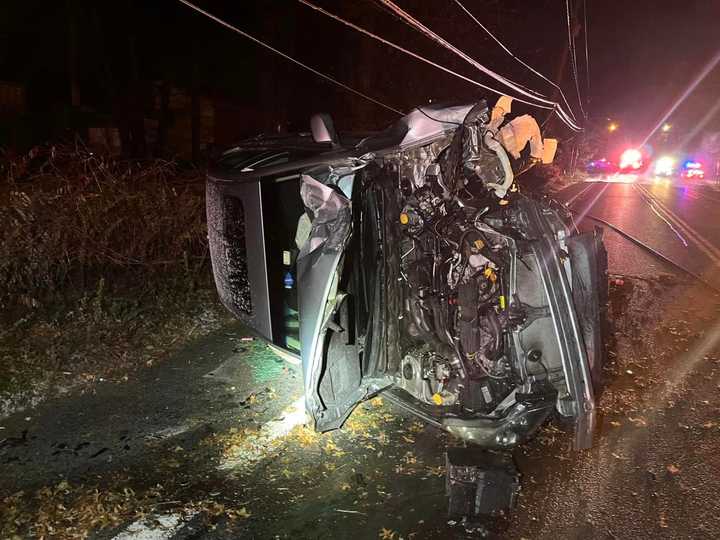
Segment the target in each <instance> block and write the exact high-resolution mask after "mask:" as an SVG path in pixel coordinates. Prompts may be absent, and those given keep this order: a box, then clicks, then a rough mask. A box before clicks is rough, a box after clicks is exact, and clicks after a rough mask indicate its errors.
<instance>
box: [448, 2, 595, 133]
mask: <svg viewBox="0 0 720 540" xmlns="http://www.w3.org/2000/svg"><path fill="white" fill-rule="evenodd" d="M453 2H455V3H456V4H457V6H458V7H459V8H460V9H462V10H463V11H464V12H465V13H466V14H467V16H468V17H470V18H471V19H472V20H473V21H474V22H475V24H477V25H478V26H479V27H480V28H482V29H483V30H484V31H485V33H486V34H487V35H488V36H490V37H491V38H492V39H493V40H495V42H496V43H497V44H498V45H500V47H501V48H502V49H503V50H504V51H505V52H506V53H507V54H509V55H510V56H511V57H512V58H514V59H515V60H517V61H518V62H519V63H520V64H521V65H522V66H524V67H526V68H527V69H529V70H530V71H532V72H533V73H534V74H535V75H537V76H538V77H540V78H541V79H543V80H544V81H547V82H548V83H550V84H551V85H552V86H553V87H555V88H556V89H557V90H558V91H559V92H560V96H561V97H562V99H563V103H565V106H566V107H567V108H568V111H569V112H570V116H571V117H572V119H573V120H576V118H575V113H574V112H573V109H572V107H571V106H570V103H568V100H567V98H566V97H565V93H564V92H563V91H562V88H560V86H559V85H558V84H557V83H555V82H554V81H552V80H550V79H548V78H547V77H546V76H545V75H543V74H542V73H540V72H539V71H537V70H536V69H535V68H533V67H532V66H530V65H528V64H527V63H526V62H524V61H523V60H522V59H521V58H519V57H517V56H516V55H515V54H513V52H512V51H511V50H510V49H508V48H507V47H506V46H505V44H504V43H503V42H502V41H500V39H499V38H498V37H497V36H495V34H493V33H492V32H491V31H490V30H489V29H488V28H487V27H486V26H485V25H484V24H483V23H481V22H480V21H479V20H478V19H477V17H475V15H473V14H472V13H471V12H470V10H468V9H467V8H466V7H465V6H464V5H463V3H462V2H460V0H453ZM586 53H587V47H586Z"/></svg>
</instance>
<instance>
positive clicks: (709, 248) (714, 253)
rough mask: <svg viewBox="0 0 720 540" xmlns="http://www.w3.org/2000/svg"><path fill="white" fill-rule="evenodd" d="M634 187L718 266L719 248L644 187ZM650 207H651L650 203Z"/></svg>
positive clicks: (719, 259) (719, 264)
mask: <svg viewBox="0 0 720 540" xmlns="http://www.w3.org/2000/svg"><path fill="white" fill-rule="evenodd" d="M635 187H636V189H637V190H638V191H639V192H640V193H641V194H643V195H644V196H645V200H646V201H647V202H648V203H650V201H648V200H647V199H648V198H649V199H650V200H651V201H652V202H654V203H655V204H656V205H657V207H658V208H659V209H660V210H661V211H662V212H663V214H665V217H666V218H667V219H668V220H669V221H671V222H672V223H673V224H674V225H675V226H676V227H677V228H678V229H679V230H681V231H682V232H683V233H684V234H685V236H687V237H688V238H689V239H690V240H691V241H692V242H693V243H694V244H695V245H696V246H697V248H698V249H699V250H700V251H702V252H703V253H704V254H705V255H706V256H707V257H708V258H709V259H710V260H711V261H712V262H713V263H715V265H716V266H720V250H719V249H717V248H716V247H715V246H713V245H712V244H711V243H710V242H708V241H707V240H706V239H705V238H704V237H703V236H702V235H701V234H700V233H699V232H697V231H696V230H695V229H693V227H692V226H691V225H690V224H688V223H687V222H686V221H685V220H683V219H682V218H681V217H680V216H678V215H677V214H675V213H674V212H673V211H672V210H670V209H669V208H668V207H667V206H665V204H663V203H662V202H661V201H660V200H658V199H657V198H656V197H654V196H653V195H652V194H651V193H650V192H649V191H648V190H647V189H646V188H644V187H643V186H639V185H636V186H635ZM650 204H651V207H652V203H650Z"/></svg>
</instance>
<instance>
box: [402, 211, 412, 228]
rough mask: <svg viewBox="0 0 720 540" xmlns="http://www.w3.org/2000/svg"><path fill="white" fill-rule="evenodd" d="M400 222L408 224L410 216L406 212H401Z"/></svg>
mask: <svg viewBox="0 0 720 540" xmlns="http://www.w3.org/2000/svg"><path fill="white" fill-rule="evenodd" d="M400 223H402V224H403V225H407V224H408V223H410V216H408V215H407V214H406V213H405V212H401V213H400Z"/></svg>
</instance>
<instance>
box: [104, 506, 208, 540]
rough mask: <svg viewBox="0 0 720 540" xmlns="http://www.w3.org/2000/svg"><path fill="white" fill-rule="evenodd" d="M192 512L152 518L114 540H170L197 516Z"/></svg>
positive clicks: (139, 522)
mask: <svg viewBox="0 0 720 540" xmlns="http://www.w3.org/2000/svg"><path fill="white" fill-rule="evenodd" d="M195 513H196V512H191V513H188V514H186V515H184V516H183V515H182V514H165V515H160V516H151V517H149V518H144V519H141V520H139V521H135V522H133V523H131V524H130V525H128V526H127V527H126V528H125V530H124V531H123V532H121V533H120V534H118V535H117V536H114V537H113V539H112V540H170V539H171V538H172V537H173V536H175V534H176V533H177V532H179V531H180V529H182V528H183V527H184V526H185V524H186V523H187V522H188V521H190V519H191V518H192V517H193V516H194V515H195Z"/></svg>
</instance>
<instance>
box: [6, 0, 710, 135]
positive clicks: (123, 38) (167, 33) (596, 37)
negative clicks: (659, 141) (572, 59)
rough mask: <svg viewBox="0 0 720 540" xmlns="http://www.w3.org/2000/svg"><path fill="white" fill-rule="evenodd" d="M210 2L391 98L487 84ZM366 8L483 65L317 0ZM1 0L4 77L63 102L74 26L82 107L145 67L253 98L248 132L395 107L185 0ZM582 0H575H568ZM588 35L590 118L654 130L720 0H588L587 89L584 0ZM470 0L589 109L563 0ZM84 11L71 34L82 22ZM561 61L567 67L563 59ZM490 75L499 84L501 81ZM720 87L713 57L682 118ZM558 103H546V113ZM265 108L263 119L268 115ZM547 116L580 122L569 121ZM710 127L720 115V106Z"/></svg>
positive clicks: (483, 40) (699, 53)
mask: <svg viewBox="0 0 720 540" xmlns="http://www.w3.org/2000/svg"><path fill="white" fill-rule="evenodd" d="M197 3H198V4H199V5H200V6H201V7H203V8H205V9H207V10H209V11H211V12H212V13H214V14H216V15H218V16H221V17H222V18H224V19H226V20H227V21H228V22H230V23H232V24H234V25H236V26H238V27H240V28H242V29H243V30H246V31H248V32H250V33H252V34H254V35H256V36H258V37H260V38H261V39H263V40H265V41H267V42H269V43H271V44H273V45H275V46H276V47H278V48H280V49H282V50H285V51H287V52H288V53H290V54H291V55H293V56H295V57H297V58H298V59H300V60H303V61H305V62H307V63H308V64H310V65H312V66H313V67H316V68H318V69H319V70H321V71H323V72H326V73H328V74H330V75H332V76H333V77H335V78H337V79H339V80H341V81H343V82H345V83H347V84H349V85H350V86H353V87H355V88H357V89H358V90H361V91H363V92H365V93H368V94H370V95H372V96H373V97H375V98H377V99H379V100H380V101H383V102H385V103H387V104H389V105H391V106H393V107H396V108H399V109H402V110H409V109H410V108H412V107H413V106H415V105H418V104H423V103H427V102H428V101H429V100H433V101H441V102H445V101H457V100H469V99H476V98H478V97H481V96H483V95H487V94H483V93H482V91H480V90H479V89H476V88H474V87H473V86H471V85H469V84H467V83H465V82H462V81H460V80H458V79H455V78H453V77H451V76H449V75H446V74H444V73H442V72H439V71H437V70H436V69H434V68H432V67H429V66H426V65H423V64H421V63H419V62H417V61H415V60H413V59H411V58H409V57H406V56H404V55H402V53H400V52H396V51H393V50H390V49H388V48H387V47H386V46H383V45H380V44H377V43H375V42H373V41H371V40H370V39H368V38H366V37H364V36H362V35H360V34H357V33H354V32H353V31H352V30H350V29H346V28H344V27H342V26H340V25H339V24H338V23H337V22H334V21H332V20H330V19H327V18H325V17H324V16H323V15H321V14H319V13H316V12H314V11H312V10H311V9H309V8H308V7H305V6H302V5H300V4H299V3H297V2H295V1H293V0H273V1H261V0H257V1H249V0H248V1H243V2H221V1H217V0H213V1H209V0H197ZM317 3H318V4H319V5H321V6H323V7H326V8H327V9H328V10H329V11H332V12H334V13H337V14H339V15H341V16H343V17H345V18H347V19H350V20H352V21H354V22H357V23H358V24H360V25H361V26H365V27H367V28H368V29H371V30H373V31H374V32H376V33H378V34H381V35H382V36H384V37H386V38H388V39H390V40H392V41H396V42H398V43H400V44H402V45H404V46H406V47H407V48H409V49H412V50H414V51H417V52H418V53H420V54H423V55H427V56H428V57H430V58H432V59H433V60H434V61H437V62H439V63H442V64H443V65H446V66H447V67H449V68H451V69H454V70H458V71H460V72H462V73H463V74H465V75H467V76H471V77H472V78H480V80H482V81H483V82H489V80H488V79H487V78H482V76H481V74H479V73H477V72H475V71H474V69H473V68H472V67H471V66H469V65H467V64H464V63H463V62H462V61H461V60H460V59H458V58H456V57H454V56H453V55H452V54H451V53H449V52H448V51H444V50H443V49H441V48H440V47H439V46H438V45H436V44H434V43H432V42H430V41H429V40H428V39H426V38H425V37H423V36H421V35H420V34H418V33H416V32H414V31H413V30H412V29H410V28H409V27H407V26H406V25H404V24H403V23H402V22H401V21H399V20H397V19H394V18H393V17H392V15H390V14H389V13H387V12H386V11H383V9H382V8H380V7H379V6H378V5H377V3H375V2H373V1H372V0H355V1H352V2H338V1H329V0H317ZM397 3H398V4H399V5H401V6H402V7H403V8H404V9H406V10H407V11H408V12H410V13H411V14H412V15H414V16H416V17H417V18H418V19H420V20H421V21H422V22H424V23H425V24H427V25H428V26H429V27H430V28H432V29H433V30H435V31H436V32H438V33H439V34H440V35H442V36H444V37H446V38H448V39H449V40H450V41H451V42H453V43H454V44H455V45H457V46H459V47H460V48H461V49H463V50H464V51H465V52H467V53H468V54H470V55H471V56H473V57H474V58H476V59H477V60H479V61H480V62H482V63H483V64H485V65H487V66H488V67H490V68H492V69H494V70H496V71H498V72H499V73H501V74H503V75H505V76H508V77H510V78H512V79H514V80H516V81H518V82H520V83H522V84H524V85H526V86H528V87H531V88H533V89H536V90H538V91H542V92H544V93H547V94H548V95H549V96H552V90H553V88H552V87H551V86H550V85H548V84H547V83H545V82H544V81H542V80H541V79H539V78H537V77H535V76H534V75H532V74H531V73H529V72H528V71H527V70H526V69H524V68H523V67H522V66H519V65H518V64H516V63H515V62H514V61H513V60H512V59H510V58H509V57H508V56H507V55H505V53H504V52H503V51H502V50H501V49H500V48H499V47H498V45H497V44H495V43H494V42H493V41H492V40H491V39H490V38H489V37H488V36H487V35H485V34H484V33H483V32H482V30H481V29H479V28H478V27H477V26H475V24H474V23H473V22H472V21H471V20H470V19H469V18H468V17H467V16H466V15H465V14H464V13H462V12H461V11H460V9H459V8H458V7H457V6H456V5H455V3H454V2H453V1H452V0H435V1H433V2H427V1H420V0H398V2H397ZM2 4H3V6H2V7H1V8H0V74H1V75H0V80H9V81H16V82H21V83H23V84H25V85H26V87H27V92H28V108H29V110H30V112H32V113H35V114H37V115H44V114H45V115H48V114H50V113H53V114H54V113H56V112H57V111H58V110H59V109H62V108H63V107H65V106H66V105H67V104H68V103H69V101H70V83H69V75H68V73H69V69H70V68H69V64H70V61H69V57H70V54H69V51H70V50H71V48H70V47H71V45H70V44H69V43H70V42H71V38H70V37H69V36H71V35H75V36H76V38H75V39H76V43H77V51H78V53H77V71H78V80H79V86H80V96H81V101H82V106H83V108H85V109H87V110H93V111H106V112H110V111H112V108H113V100H116V99H117V96H119V95H122V94H123V93H124V92H126V91H127V89H128V88H129V87H131V86H132V85H133V84H135V83H137V81H155V80H167V81H170V82H171V83H172V84H175V85H180V86H186V87H187V86H192V85H194V86H196V87H199V88H200V89H201V90H202V92H204V93H206V94H209V95H215V96H221V97H222V98H223V99H225V100H227V101H230V102H234V103H237V104H239V105H242V106H243V107H248V108H249V109H252V110H254V111H255V112H256V113H257V114H256V117H254V118H253V119H252V120H248V122H247V125H239V126H238V135H247V134H248V133H247V132H248V131H251V130H258V129H271V128H272V126H275V125H277V123H278V122H282V123H284V124H285V125H286V126H288V127H289V128H292V129H306V125H307V118H308V116H309V115H310V114H311V113H312V112H316V111H317V110H326V111H328V112H330V113H332V114H333V115H334V117H335V118H336V123H337V124H338V126H339V128H340V129H372V128H380V127H383V126H384V125H386V124H387V123H388V122H390V121H392V120H393V114H392V113H389V112H387V111H385V110H382V109H380V108H378V107H377V106H376V105H373V104H370V103H366V102H363V101H361V100H359V99H358V98H357V97H354V96H353V95H350V94H347V93H345V92H344V91H342V90H340V89H337V88H335V87H333V86H332V85H330V84H329V83H327V82H324V81H322V80H320V79H318V78H317V77H316V76H314V75H312V74H309V73H307V72H304V71H302V70H301V69H300V68H299V67H296V66H294V65H293V64H291V63H289V62H287V61H285V60H283V59H281V58H278V57H276V56H274V55H273V54H272V53H270V52H268V51H265V50H263V49H261V48H260V47H258V46H257V45H254V44H252V43H251V42H249V41H247V40H245V39H244V38H242V37H240V36H238V35H235V34H233V33H232V32H230V31H229V30H227V29H225V28H222V27H220V26H219V25H217V24H216V23H214V22H212V21H210V20H207V19H205V18H203V17H202V16H201V15H199V14H197V13H194V12H192V11H191V10H190V9H188V8H187V7H185V6H183V5H181V4H180V3H178V2H176V1H172V0H157V1H153V2H142V1H140V0H117V1H115V2H102V3H100V2H83V1H81V0H65V1H59V2H46V1H42V2H41V1H38V0H24V1H17V0H11V1H8V0H6V1H4V2H3V3H2ZM571 4H572V3H571ZM574 4H575V6H576V7H575V8H574V9H573V11H575V13H576V14H577V15H578V17H577V21H576V23H577V28H575V30H576V46H577V51H578V64H579V71H580V73H579V78H580V81H579V82H580V91H581V93H582V95H583V99H588V102H587V110H588V113H589V118H590V125H591V126H592V125H595V126H599V125H605V124H606V123H607V118H608V117H611V118H613V119H615V120H618V121H619V122H620V123H621V125H622V126H623V127H624V132H623V136H624V137H628V138H633V137H635V138H636V137H638V136H641V134H642V133H645V132H646V131H647V130H649V129H650V128H651V127H652V126H653V125H654V123H656V122H657V121H658V119H659V118H660V117H661V116H662V113H663V112H664V111H665V110H667V109H668V108H669V106H670V105H671V104H672V103H673V101H674V100H675V98H676V97H677V96H678V94H680V93H681V92H682V91H683V89H684V88H685V87H686V86H687V84H688V82H689V80H690V79H691V78H692V77H693V76H694V75H695V74H696V73H697V72H698V71H699V70H700V69H701V67H702V66H703V65H704V64H705V63H706V62H707V61H708V60H709V59H710V58H711V57H712V56H714V55H715V54H716V53H717V52H718V50H720V36H719V35H718V33H717V25H718V22H719V21H720V2H718V1H716V0H683V1H678V0H632V1H627V0H625V1H616V0H607V1H600V0H587V4H588V28H589V32H588V35H589V56H590V92H589V95H588V94H587V88H586V82H585V69H586V67H585V58H584V36H583V13H582V12H583V10H582V1H581V0H575V2H574ZM465 5H466V7H467V8H468V9H470V10H471V11H472V12H473V13H474V14H475V15H476V16H477V17H478V19H480V20H481V21H482V22H483V23H484V24H486V25H487V26H488V27H489V28H490V29H491V30H492V31H493V32H495V33H496V35H497V36H498V37H499V38H500V39H501V40H503V42H505V44H506V45H507V46H508V47H509V48H510V49H511V50H512V51H513V52H515V53H516V54H517V55H518V56H520V57H521V58H523V59H524V60H525V61H527V62H528V63H529V64H531V65H532V66H534V67H536V68H537V69H538V70H540V71H541V72H543V73H544V74H546V75H547V76H548V77H550V78H552V79H555V80H559V81H560V82H561V85H562V87H563V89H564V91H565V94H566V96H567V98H568V100H569V101H570V103H571V105H572V106H573V108H574V109H575V111H576V112H577V113H579V108H578V106H577V96H576V92H575V89H574V85H573V82H572V75H571V71H570V65H569V64H567V63H565V64H564V63H563V62H562V58H563V55H564V50H565V48H566V47H567V28H566V21H565V7H564V6H565V2H564V1H562V0H544V1H543V0H538V1H533V2H528V1H520V0H488V1H477V0H475V1H473V0H466V2H465ZM73 25H74V27H75V28H76V31H75V32H74V34H73V33H72V32H71V29H72V28H73ZM561 68H562V69H561ZM493 86H497V85H496V84H495V83H493ZM718 96H720V69H715V70H714V71H713V72H712V73H711V74H710V76H709V77H707V79H706V80H705V81H704V83H703V84H702V85H700V86H699V87H698V89H697V90H696V92H695V93H694V94H693V95H692V97H691V98H690V99H688V100H687V101H686V103H685V104H684V105H683V106H682V107H680V108H679V109H678V111H677V112H676V114H675V115H674V116H673V117H672V118H671V119H670V120H671V122H673V125H676V126H677V127H678V130H681V129H684V130H687V129H690V128H691V127H692V125H693V124H694V123H696V122H698V121H699V119H701V118H702V117H703V116H704V114H705V112H707V110H708V109H709V108H710V107H711V106H712V105H713V104H714V103H715V101H716V100H717V99H718ZM545 114H546V113H545V112H540V111H538V116H539V117H540V119H544V118H545ZM258 118H259V119H260V120H258ZM548 128H549V130H551V131H556V132H557V134H558V135H561V136H562V135H563V134H565V135H566V134H567V133H565V131H564V130H563V128H562V127H561V125H560V124H559V123H558V122H551V123H550V124H549V125H548ZM708 129H715V130H720V119H718V118H715V119H714V120H713V121H711V122H710V123H709V124H708Z"/></svg>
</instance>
